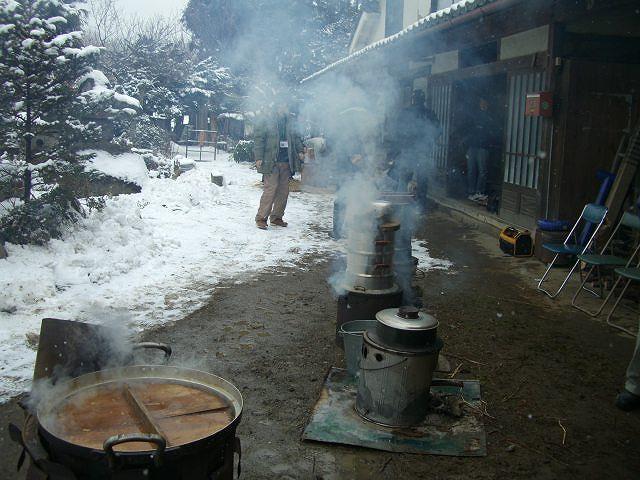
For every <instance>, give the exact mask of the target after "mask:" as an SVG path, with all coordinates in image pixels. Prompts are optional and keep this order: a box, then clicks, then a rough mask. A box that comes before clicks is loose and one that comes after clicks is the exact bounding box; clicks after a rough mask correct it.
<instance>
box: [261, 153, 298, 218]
mask: <svg viewBox="0 0 640 480" xmlns="http://www.w3.org/2000/svg"><path fill="white" fill-rule="evenodd" d="M289 177H291V171H290V170H289V164H288V163H284V162H278V163H276V166H275V167H274V168H273V172H272V173H270V174H269V175H263V183H264V190H263V192H262V197H261V198H260V207H259V208H258V214H257V215H256V222H257V221H259V220H265V221H266V220H267V217H270V218H271V220H276V219H279V218H280V219H281V218H282V216H283V215H284V209H285V208H286V207H287V198H289Z"/></svg>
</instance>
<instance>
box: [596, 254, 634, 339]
mask: <svg viewBox="0 0 640 480" xmlns="http://www.w3.org/2000/svg"><path fill="white" fill-rule="evenodd" d="M639 249H640V247H639V248H636V250H635V252H634V255H633V256H632V257H631V258H630V259H629V262H628V263H627V266H626V267H623V268H616V269H615V270H614V272H615V273H616V275H618V278H617V280H616V282H615V283H614V284H613V287H611V291H610V292H609V295H607V298H605V299H604V302H602V305H601V306H600V310H602V309H603V308H604V306H605V305H606V304H607V303H608V302H609V299H610V298H611V296H612V295H613V293H614V292H615V290H616V287H617V286H618V283H620V280H622V279H623V278H626V279H627V282H626V283H625V285H624V288H623V289H622V292H620V295H619V296H618V298H617V299H616V302H615V303H614V304H613V307H611V311H610V312H609V314H608V315H607V325H609V326H611V327H613V328H616V329H618V330H621V331H623V332H625V333H628V334H629V335H631V336H632V337H635V336H636V335H637V334H636V333H634V332H632V331H631V330H629V329H627V328H624V327H621V326H620V325H616V324H615V323H613V322H612V321H611V317H612V316H613V312H615V311H616V308H618V304H619V303H620V300H622V297H624V294H625V293H626V291H627V288H629V285H630V284H631V282H632V281H636V282H639V281H640V268H639V267H640V262H638V264H637V265H636V266H635V267H631V266H630V265H631V262H632V261H633V259H634V257H635V254H636V253H638V250H639Z"/></svg>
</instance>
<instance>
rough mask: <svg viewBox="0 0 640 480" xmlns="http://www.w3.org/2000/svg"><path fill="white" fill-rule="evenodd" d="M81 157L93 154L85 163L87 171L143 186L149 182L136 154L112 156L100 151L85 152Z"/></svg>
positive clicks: (142, 164) (140, 159)
mask: <svg viewBox="0 0 640 480" xmlns="http://www.w3.org/2000/svg"><path fill="white" fill-rule="evenodd" d="M80 153H81V154H82V155H87V154H95V155H96V156H95V157H94V158H92V159H91V160H89V162H87V169H88V170H97V171H98V172H102V173H104V174H105V175H109V176H111V177H115V178H119V179H121V180H125V181H127V182H132V183H135V184H136V185H140V186H143V185H144V184H145V183H147V181H148V180H149V171H148V170H147V166H146V165H145V163H144V160H143V159H142V157H141V156H140V155H138V154H137V153H125V154H122V155H118V156H114V155H111V154H110V153H108V152H105V151H102V150H85V151H83V152H80Z"/></svg>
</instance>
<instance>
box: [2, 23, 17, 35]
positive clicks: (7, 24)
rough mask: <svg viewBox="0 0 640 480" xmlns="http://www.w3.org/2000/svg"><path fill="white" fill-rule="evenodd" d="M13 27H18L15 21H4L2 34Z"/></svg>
mask: <svg viewBox="0 0 640 480" xmlns="http://www.w3.org/2000/svg"><path fill="white" fill-rule="evenodd" d="M13 28H16V26H15V25H14V24H13V23H3V24H2V25H0V34H5V33H7V32H9V31H10V30H11V29H13Z"/></svg>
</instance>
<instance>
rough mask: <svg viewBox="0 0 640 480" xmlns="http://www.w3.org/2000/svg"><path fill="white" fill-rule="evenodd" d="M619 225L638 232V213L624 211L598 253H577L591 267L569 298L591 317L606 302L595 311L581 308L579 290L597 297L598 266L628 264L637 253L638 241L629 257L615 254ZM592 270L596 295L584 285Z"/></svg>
mask: <svg viewBox="0 0 640 480" xmlns="http://www.w3.org/2000/svg"><path fill="white" fill-rule="evenodd" d="M621 227H626V228H629V229H631V230H633V231H634V232H636V233H637V232H640V217H638V215H634V214H632V213H629V212H625V213H624V214H623V215H622V218H621V219H620V222H618V225H616V228H615V229H614V230H613V233H612V234H611V236H610V237H609V240H607V243H605V245H604V247H602V250H601V251H600V253H599V254H593V253H582V254H578V260H579V261H581V262H582V263H584V264H586V265H587V266H589V267H591V268H590V269H589V271H588V272H587V274H586V275H585V277H584V280H583V281H582V283H581V284H580V287H578V289H577V290H576V293H575V294H574V295H573V298H572V299H571V305H573V306H574V307H575V308H577V309H578V310H580V311H581V312H584V313H586V314H587V315H590V316H592V317H597V316H598V315H600V313H602V310H603V309H604V306H605V305H606V302H603V303H602V304H601V305H600V308H598V309H597V310H596V311H594V312H591V311H589V310H587V309H586V308H583V307H581V306H580V305H578V304H577V299H578V296H579V295H580V292H582V290H586V291H587V292H589V293H591V294H593V295H595V296H597V297H602V296H603V293H604V291H603V287H602V275H601V272H600V268H601V267H602V268H607V267H609V268H610V267H625V266H628V264H629V261H630V259H633V258H634V257H635V256H636V254H637V253H638V250H640V243H639V244H638V245H637V246H636V248H635V249H634V250H633V253H632V254H631V257H630V258H627V257H626V256H625V257H622V256H619V255H616V254H615V253H616V252H615V241H614V240H615V238H616V237H617V235H618V231H619V230H620V228H621ZM607 250H609V253H607ZM594 270H597V273H598V278H599V279H600V295H598V294H597V293H596V292H594V291H593V290H591V289H589V288H587V287H585V285H586V283H587V281H588V280H589V277H590V276H591V274H592V273H593V271H594Z"/></svg>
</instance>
